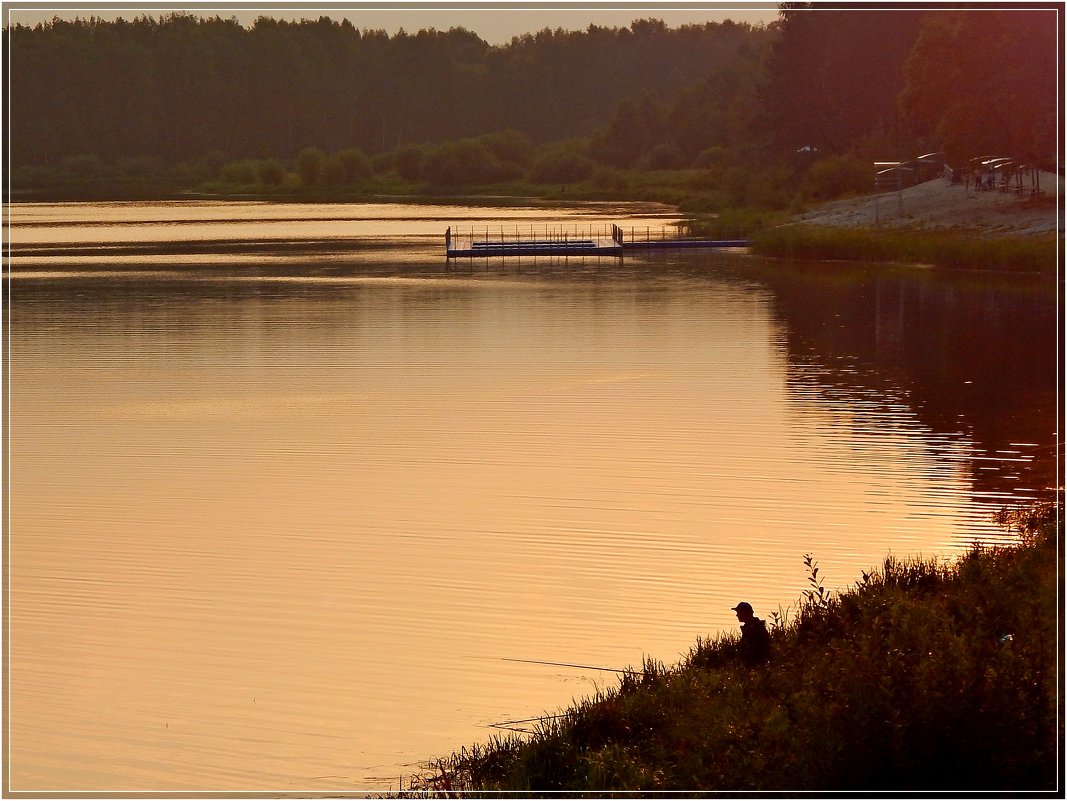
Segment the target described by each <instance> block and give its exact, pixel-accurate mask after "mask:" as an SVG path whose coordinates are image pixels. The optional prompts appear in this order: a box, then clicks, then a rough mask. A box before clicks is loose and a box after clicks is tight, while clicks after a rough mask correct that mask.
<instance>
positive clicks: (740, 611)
mask: <svg viewBox="0 0 1067 801" xmlns="http://www.w3.org/2000/svg"><path fill="white" fill-rule="evenodd" d="M733 611H735V612H736V613H737V619H738V620H739V621H740V622H741V659H742V660H743V661H744V663H745V664H746V665H750V666H752V665H759V664H761V663H763V662H766V661H767V657H769V656H770V655H771V635H770V634H769V633H768V632H767V624H765V623H764V622H763V621H762V620H760V619H759V618H758V617H756V615H755V613H754V612H753V611H752V604H750V603H749V602H748V601H742V602H741V603H739V604H738V605H737V606H735V607H734V608H733Z"/></svg>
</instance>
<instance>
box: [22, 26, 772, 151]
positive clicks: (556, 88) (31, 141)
mask: <svg viewBox="0 0 1067 801" xmlns="http://www.w3.org/2000/svg"><path fill="white" fill-rule="evenodd" d="M763 38H766V31H764V30H762V29H753V28H751V27H749V26H747V25H735V24H733V23H723V24H710V23H709V24H707V25H694V26H683V27H681V28H677V29H671V28H668V27H666V26H665V25H663V23H661V22H659V21H656V20H641V21H638V22H635V23H634V24H633V25H632V26H630V27H629V28H600V27H596V26H592V27H590V28H589V29H588V30H587V31H574V32H568V31H548V30H546V31H541V32H539V33H537V34H531V35H528V36H524V37H517V38H516V39H515V40H513V41H512V42H511V43H510V44H508V45H504V46H502V47H490V46H489V45H488V44H487V43H486V42H485V41H483V40H482V39H481V38H480V37H478V36H477V35H476V34H475V33H473V32H471V31H468V30H465V29H463V28H452V29H450V30H448V31H435V30H425V31H419V32H418V33H416V34H408V33H406V32H400V33H398V34H396V35H394V36H389V35H387V34H385V33H384V32H382V31H366V30H364V31H360V30H357V29H355V28H354V27H353V26H352V25H351V24H350V23H348V22H347V21H343V22H335V21H333V20H330V19H327V18H319V19H316V20H303V21H300V22H291V21H285V20H275V19H270V18H267V17H262V18H260V19H258V20H257V21H256V22H255V23H254V24H253V25H252V26H251V27H250V28H244V27H242V26H241V25H240V24H238V23H237V22H236V21H235V20H233V19H221V18H218V17H214V18H211V19H200V18H197V17H193V16H190V15H188V14H169V15H165V16H163V17H161V18H159V19H154V18H151V17H144V16H142V17H137V18H136V19H134V20H132V21H125V20H118V21H115V22H108V21H103V20H99V19H89V20H78V21H75V22H65V21H62V20H58V19H57V20H53V21H52V22H50V23H47V24H42V25H38V26H35V27H34V28H27V27H25V26H20V25H14V26H12V27H11V28H9V29H8V44H9V50H8V54H9V57H10V73H9V74H10V78H11V80H10V92H9V95H8V97H9V120H10V145H11V157H12V159H13V163H14V164H16V165H21V164H31V163H39V164H56V163H58V161H59V160H60V159H62V158H64V157H67V156H73V155H78V154H83V153H96V154H98V155H99V156H100V157H101V158H103V159H114V158H119V157H124V156H140V155H143V156H152V157H158V158H162V159H165V160H166V161H167V162H168V163H172V164H176V163H179V162H187V161H189V162H191V161H192V160H196V159H198V158H199V157H201V156H202V155H203V154H205V153H207V152H209V151H223V152H226V153H230V154H232V155H233V156H234V157H246V158H257V159H264V158H282V159H287V160H288V159H292V158H294V157H295V156H296V154H297V153H299V152H300V151H301V150H303V149H304V148H306V147H309V146H318V147H322V148H323V149H324V150H325V151H326V152H328V153H332V152H338V151H340V150H342V149H345V148H350V147H356V148H359V149H361V150H363V151H364V152H366V153H372V154H373V153H380V152H387V151H390V150H394V149H396V148H397V147H399V146H401V145H405V144H413V143H425V142H441V141H444V140H457V139H463V138H477V137H479V136H482V135H484V134H487V133H490V132H494V131H504V130H506V129H513V130H514V131H516V132H517V134H514V135H508V136H502V135H494V138H493V139H490V140H487V141H486V144H487V146H488V147H489V148H490V149H491V150H492V151H493V152H494V154H495V155H496V157H497V159H498V160H502V161H504V162H511V163H515V164H519V165H521V166H523V167H527V166H528V165H529V163H530V162H529V160H530V159H531V158H532V155H533V149H532V146H533V145H534V144H537V143H543V142H546V141H553V140H559V139H567V138H571V137H574V136H577V135H582V136H587V135H591V134H592V133H593V132H594V131H596V130H597V129H599V128H601V127H603V126H604V125H605V124H607V123H608V122H609V121H610V119H611V117H612V116H613V115H614V114H615V111H616V108H617V107H618V104H619V103H620V102H622V101H623V100H625V99H626V98H628V97H639V96H643V95H649V96H652V97H656V98H661V99H662V98H666V97H669V96H671V95H672V94H673V93H674V92H675V91H676V90H677V88H678V87H679V86H680V85H686V84H688V83H690V82H692V81H696V80H700V79H702V78H703V77H705V76H706V75H707V74H708V72H709V71H710V70H711V69H713V68H715V66H716V65H721V64H724V63H727V62H729V61H731V60H732V58H733V56H734V54H735V53H737V52H738V51H739V50H740V49H742V48H744V47H745V46H747V45H749V44H751V42H752V41H753V40H756V39H763ZM42 98H47V102H42ZM502 148H503V149H502ZM507 148H512V151H511V152H505V150H506V149H507ZM514 148H518V150H515V149H514ZM498 151H499V152H498Z"/></svg>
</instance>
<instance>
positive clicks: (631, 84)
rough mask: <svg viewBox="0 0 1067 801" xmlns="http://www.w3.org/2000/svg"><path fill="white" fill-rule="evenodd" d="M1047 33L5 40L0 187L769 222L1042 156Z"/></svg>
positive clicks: (180, 18)
mask: <svg viewBox="0 0 1067 801" xmlns="http://www.w3.org/2000/svg"><path fill="white" fill-rule="evenodd" d="M1051 13H1054V11H1053V12H1051ZM1047 22H1048V19H1047V15H1043V13H1042V12H1041V11H1040V10H999V11H998V10H993V11H989V10H982V11H981V12H975V11H966V10H964V11H949V10H944V9H938V10H927V11H922V10H910V9H899V10H898V9H864V10H863V12H862V13H857V12H856V11H855V10H848V9H831V8H826V7H821V8H815V9H812V8H809V7H807V6H805V5H804V4H789V5H788V6H787V7H785V6H784V7H783V8H782V10H781V12H780V15H779V19H778V20H777V21H776V22H774V23H772V24H770V25H766V26H762V25H761V26H751V25H748V24H743V23H735V22H731V21H725V22H722V23H707V24H704V25H686V26H682V27H679V28H673V29H672V28H669V27H667V26H666V25H664V24H663V22H661V21H659V20H655V19H641V20H635V21H634V22H633V23H632V24H631V25H630V26H629V27H625V28H604V27H598V26H590V27H589V28H588V29H586V30H584V31H563V30H555V31H553V30H548V29H545V30H542V31H539V32H537V33H531V34H527V35H524V36H521V37H516V38H514V39H513V40H512V41H511V42H510V43H508V44H505V45H500V46H490V45H489V44H487V43H486V42H485V41H484V40H482V39H481V38H480V37H479V36H478V35H477V34H476V33H475V32H472V31H468V30H465V29H463V28H452V29H450V30H448V31H436V30H422V31H419V32H417V33H415V34H409V33H407V32H404V31H400V32H398V33H397V34H395V35H392V36H390V35H388V34H386V33H385V32H384V31H368V30H358V29H357V28H355V27H354V26H353V25H352V24H351V23H350V22H348V21H347V20H343V21H336V20H331V19H328V18H325V17H323V18H320V19H317V20H303V21H300V22H286V21H280V20H274V19H270V18H267V17H263V18H261V19H259V20H258V21H257V22H256V23H255V24H254V25H252V26H251V27H249V28H245V27H242V26H241V25H240V24H238V23H237V21H236V20H233V19H229V20H226V19H221V18H218V17H215V18H211V19H202V18H198V17H194V16H190V15H187V14H169V15H164V16H163V17H161V18H159V19H155V18H151V17H147V16H141V17H137V18H135V19H132V20H122V19H120V20H117V21H114V22H109V21H104V20H100V19H88V20H78V21H74V22H67V21H63V20H59V19H56V20H54V21H52V22H51V23H48V24H44V25H38V26H36V27H33V28H29V27H25V26H21V25H17V24H16V25H13V26H10V27H9V28H8V29H7V31H6V33H7V34H8V40H7V41H8V43H9V56H10V76H9V77H10V85H11V87H12V91H11V92H10V97H9V104H10V108H9V112H10V113H9V123H10V131H9V133H10V136H9V140H8V141H9V145H10V148H9V163H8V165H7V166H8V169H9V173H8V174H9V176H10V178H11V181H10V186H9V187H5V189H7V190H9V191H10V197H11V198H14V199H40V200H47V199H64V200H70V199H86V200H90V199H92V200H95V199H151V198H171V197H190V196H223V197H249V198H266V199H279V200H280V199H285V200H297V201H313V200H320V201H321V200H327V201H352V200H366V199H368V198H373V197H380V196H391V195H405V196H411V195H416V196H438V197H439V196H442V195H449V194H451V195H455V194H463V195H496V196H501V195H509V196H522V195H532V196H537V197H543V198H549V199H564V200H572V199H579V200H581V199H605V200H655V201H661V202H666V203H671V204H675V205H678V206H679V207H680V208H681V210H682V211H683V212H689V213H692V214H705V215H707V214H713V213H717V214H723V213H732V214H734V215H735V217H737V218H748V219H750V220H756V219H757V218H760V217H763V218H765V219H766V218H767V217H768V216H774V215H781V214H782V213H784V212H787V211H790V210H796V209H798V208H800V207H802V206H803V205H805V204H807V203H811V202H818V201H822V200H828V199H831V198H835V197H840V196H843V195H849V194H855V193H862V192H865V191H870V190H871V189H872V188H873V166H872V162H873V161H874V160H878V159H887V158H911V157H914V156H915V155H916V154H918V153H921V152H925V151H929V150H938V149H940V150H943V151H944V153H945V154H946V157H947V158H948V159H949V161H950V162H951V163H956V164H965V163H966V161H967V159H969V158H970V157H972V156H975V155H987V154H988V153H997V154H1008V155H1013V156H1016V157H1019V158H1024V159H1026V160H1027V161H1028V162H1029V163H1031V164H1045V163H1049V164H1052V163H1055V160H1056V159H1055V154H1056V151H1057V141H1056V125H1055V108H1056V99H1057V95H1056V87H1055V80H1054V79H1055V75H1056V63H1057V62H1056V60H1055V59H1056V47H1055V32H1056V28H1055V26H1054V25H1051V24H1047ZM994 56H995V57H994ZM1050 59H1051V61H1050ZM990 65H995V67H991V66H990ZM43 97H46V98H48V102H47V103H42V102H40V98H43ZM988 109H995V110H996V114H995V115H994V118H995V119H994V120H993V122H994V123H995V124H991V120H990V118H989V116H988V115H987V114H986V113H985V111H986V110H988Z"/></svg>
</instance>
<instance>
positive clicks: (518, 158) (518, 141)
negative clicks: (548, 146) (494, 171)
mask: <svg viewBox="0 0 1067 801" xmlns="http://www.w3.org/2000/svg"><path fill="white" fill-rule="evenodd" d="M478 141H479V142H481V143H482V144H484V145H485V146H486V147H487V148H489V150H490V151H491V152H492V154H493V155H494V156H496V157H497V158H498V159H500V161H502V162H506V163H510V164H517V165H519V166H520V167H528V166H529V165H530V162H531V161H532V160H533V157H534V146H533V142H532V141H530V137H529V136H527V135H526V134H524V133H522V132H520V131H516V130H514V129H511V128H509V129H508V130H506V131H496V132H495V133H490V134H485V135H484V136H482V137H479V139H478Z"/></svg>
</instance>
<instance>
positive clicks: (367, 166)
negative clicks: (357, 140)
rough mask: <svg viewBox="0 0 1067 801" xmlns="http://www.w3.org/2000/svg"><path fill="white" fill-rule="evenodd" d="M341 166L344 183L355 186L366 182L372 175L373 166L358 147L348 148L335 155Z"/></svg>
mask: <svg viewBox="0 0 1067 801" xmlns="http://www.w3.org/2000/svg"><path fill="white" fill-rule="evenodd" d="M335 158H336V159H337V161H338V162H339V163H340V165H341V171H342V173H343V175H344V182H345V183H349V184H356V183H361V182H363V181H366V180H367V179H368V178H370V177H371V176H372V175H373V174H374V166H373V165H372V164H371V160H370V159H369V158H367V154H366V153H364V152H363V151H362V150H360V149H359V148H358V147H350V148H348V149H346V150H342V151H340V152H339V153H336V154H335Z"/></svg>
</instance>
